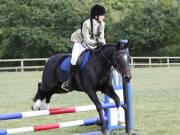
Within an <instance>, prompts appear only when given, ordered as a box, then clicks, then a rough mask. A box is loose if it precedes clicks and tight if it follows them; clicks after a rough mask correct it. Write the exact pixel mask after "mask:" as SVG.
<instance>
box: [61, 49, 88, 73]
mask: <svg viewBox="0 0 180 135" xmlns="http://www.w3.org/2000/svg"><path fill="white" fill-rule="evenodd" d="M89 56H90V51H87V52H85V54H84V56H83V60H82V63H81V65H80V70H82V69H83V67H84V66H85V65H86V63H87V62H88V59H89ZM70 63H71V56H69V57H67V58H65V59H64V61H63V62H62V63H61V64H60V69H61V70H64V71H67V72H68V71H69V68H70Z"/></svg>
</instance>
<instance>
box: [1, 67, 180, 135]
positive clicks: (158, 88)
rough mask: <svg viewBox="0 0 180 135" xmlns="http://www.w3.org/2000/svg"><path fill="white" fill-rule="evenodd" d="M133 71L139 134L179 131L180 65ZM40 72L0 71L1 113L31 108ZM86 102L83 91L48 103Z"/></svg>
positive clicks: (61, 133)
mask: <svg viewBox="0 0 180 135" xmlns="http://www.w3.org/2000/svg"><path fill="white" fill-rule="evenodd" d="M132 72H133V79H132V96H133V121H134V129H135V130H137V131H138V132H139V133H140V134H141V135H180V108H179V107H180V68H152V69H151V68H137V69H133V71H132ZM41 74H42V73H41V72H25V73H20V72H19V73H14V72H9V73H8V72H2V73H0V113H8V112H23V111H30V107H31V105H32V98H33V96H34V94H35V92H36V87H37V82H38V81H39V80H40V79H41ZM88 104H91V102H90V100H89V98H88V97H87V96H86V95H85V94H84V93H80V92H72V93H69V94H66V95H55V96H53V98H52V101H51V105H50V106H51V107H68V106H77V105H88ZM96 115H97V113H96V112H88V113H87V112H82V113H76V114H67V115H56V116H44V117H38V118H37V117H36V118H27V119H23V120H11V121H1V122H0V129H6V128H16V127H26V126H32V125H41V124H48V123H56V122H65V121H71V120H77V119H85V118H90V117H93V116H96ZM95 129H98V127H97V126H90V127H84V126H80V127H72V128H64V129H57V130H50V131H42V132H36V133H23V134H21V135H33V134H34V135H71V134H76V133H83V132H87V131H90V130H95ZM113 134H118V133H117V132H114V133H113Z"/></svg>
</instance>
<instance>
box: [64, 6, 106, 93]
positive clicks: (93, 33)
mask: <svg viewBox="0 0 180 135" xmlns="http://www.w3.org/2000/svg"><path fill="white" fill-rule="evenodd" d="M105 13H106V11H105V8H104V7H103V6H102V5H99V4H96V5H94V6H93V7H92V8H91V12H90V18H89V19H87V20H85V21H84V22H83V23H82V25H81V28H80V29H78V30H76V31H75V32H73V33H72V35H71V41H72V42H74V46H73V49H72V58H71V66H70V71H69V74H68V81H67V83H65V85H64V88H65V89H66V90H67V91H69V90H72V88H71V86H72V78H73V76H74V74H75V72H76V67H77V66H76V63H77V60H78V58H79V56H80V55H81V53H82V52H83V51H85V50H87V49H95V48H96V47H97V46H99V45H104V44H106V41H105V38H104V28H105V23H104V18H105Z"/></svg>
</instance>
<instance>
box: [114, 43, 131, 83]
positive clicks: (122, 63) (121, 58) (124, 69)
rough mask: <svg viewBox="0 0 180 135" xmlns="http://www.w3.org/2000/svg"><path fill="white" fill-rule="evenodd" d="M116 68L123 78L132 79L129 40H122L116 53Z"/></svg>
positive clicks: (117, 46)
mask: <svg viewBox="0 0 180 135" xmlns="http://www.w3.org/2000/svg"><path fill="white" fill-rule="evenodd" d="M113 65H114V67H115V69H116V70H117V71H118V72H120V73H121V75H122V77H125V78H126V79H128V80H129V79H131V77H132V75H131V71H130V55H129V51H128V40H120V41H119V42H118V44H117V45H116V51H115V52H114V64H113Z"/></svg>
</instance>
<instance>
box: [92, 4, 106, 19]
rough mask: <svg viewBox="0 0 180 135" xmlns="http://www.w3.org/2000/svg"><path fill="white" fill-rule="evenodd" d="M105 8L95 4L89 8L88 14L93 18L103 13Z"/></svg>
mask: <svg viewBox="0 0 180 135" xmlns="http://www.w3.org/2000/svg"><path fill="white" fill-rule="evenodd" d="M105 14H106V10H105V8H104V7H103V6H101V5H99V4H96V5H94V6H93V7H92V8H91V13H90V16H91V18H95V16H100V15H105Z"/></svg>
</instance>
